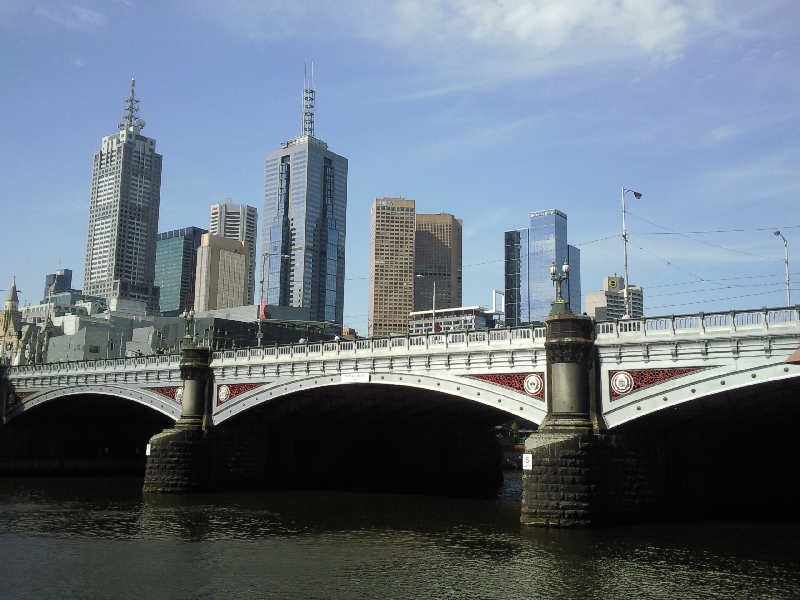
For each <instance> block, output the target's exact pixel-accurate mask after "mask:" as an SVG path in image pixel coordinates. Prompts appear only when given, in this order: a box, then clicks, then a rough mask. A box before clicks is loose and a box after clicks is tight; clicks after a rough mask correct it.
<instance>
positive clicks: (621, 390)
mask: <svg viewBox="0 0 800 600" xmlns="http://www.w3.org/2000/svg"><path fill="white" fill-rule="evenodd" d="M611 389H612V390H614V391H615V392H616V393H617V394H619V395H620V396H621V395H623V394H627V393H628V392H630V391H631V390H632V389H633V377H631V374H630V373H628V372H627V371H619V372H617V373H614V376H613V377H612V378H611Z"/></svg>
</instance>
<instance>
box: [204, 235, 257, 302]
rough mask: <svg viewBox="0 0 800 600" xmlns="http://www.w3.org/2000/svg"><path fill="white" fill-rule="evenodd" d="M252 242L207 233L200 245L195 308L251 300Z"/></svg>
mask: <svg viewBox="0 0 800 600" xmlns="http://www.w3.org/2000/svg"><path fill="white" fill-rule="evenodd" d="M249 264H250V244H249V243H248V242H243V241H240V240H230V239H228V238H224V237H220V236H217V235H212V234H210V233H204V234H203V236H202V238H201V241H200V247H199V248H198V249H197V274H196V275H195V286H194V310H195V312H201V311H208V310H217V309H220V308H233V307H236V306H244V305H245V304H247V285H248V270H249Z"/></svg>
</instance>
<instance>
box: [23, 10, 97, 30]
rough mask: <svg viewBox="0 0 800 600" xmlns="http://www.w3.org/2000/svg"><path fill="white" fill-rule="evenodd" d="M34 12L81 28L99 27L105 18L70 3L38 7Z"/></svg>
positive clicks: (67, 25) (65, 24) (69, 25)
mask: <svg viewBox="0 0 800 600" xmlns="http://www.w3.org/2000/svg"><path fill="white" fill-rule="evenodd" d="M34 13H35V14H36V15H38V16H40V17H44V18H46V19H50V20H51V21H55V22H56V23H59V24H61V25H64V26H65V27H71V28H75V29H78V28H82V27H86V26H90V27H101V26H103V25H105V22H106V18H105V16H104V15H103V14H101V13H99V12H97V11H94V10H91V9H88V8H84V7H82V6H78V5H77V4H72V5H69V6H64V7H62V8H46V7H43V6H40V7H38V8H37V9H36V10H35V11H34Z"/></svg>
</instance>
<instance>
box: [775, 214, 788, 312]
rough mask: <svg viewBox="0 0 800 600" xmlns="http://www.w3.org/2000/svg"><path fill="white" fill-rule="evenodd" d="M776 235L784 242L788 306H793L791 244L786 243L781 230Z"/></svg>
mask: <svg viewBox="0 0 800 600" xmlns="http://www.w3.org/2000/svg"><path fill="white" fill-rule="evenodd" d="M775 235H779V236H781V239H782V240H783V253H784V263H785V264H786V306H791V305H792V295H791V292H790V291H789V244H787V243H786V238H785V237H783V234H782V233H781V232H780V231H779V230H777V229H776V230H775Z"/></svg>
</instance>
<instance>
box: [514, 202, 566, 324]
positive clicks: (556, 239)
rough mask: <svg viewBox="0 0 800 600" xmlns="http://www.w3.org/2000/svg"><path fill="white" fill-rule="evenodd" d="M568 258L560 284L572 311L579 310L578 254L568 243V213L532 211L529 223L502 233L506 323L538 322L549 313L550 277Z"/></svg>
mask: <svg viewBox="0 0 800 600" xmlns="http://www.w3.org/2000/svg"><path fill="white" fill-rule="evenodd" d="M565 258H568V259H569V265H570V271H569V279H568V280H567V281H565V282H564V284H563V286H562V294H563V296H564V299H565V300H567V301H569V305H570V308H571V309H572V312H575V313H580V312H581V253H580V250H578V249H577V248H576V247H575V246H570V245H569V244H567V215H565V214H564V213H562V212H561V211H559V210H556V209H550V210H541V211H537V212H533V213H531V226H530V227H529V228H527V229H517V230H514V231H506V233H505V293H506V315H505V317H506V325H510V326H518V325H527V324H529V323H534V322H541V321H544V320H545V319H546V318H547V315H548V313H549V312H550V304H551V303H552V302H553V300H555V299H556V290H555V287H554V286H553V282H552V280H551V279H550V265H551V264H552V263H553V261H555V263H556V266H557V267H558V270H559V272H561V265H563V264H564V259H565Z"/></svg>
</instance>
